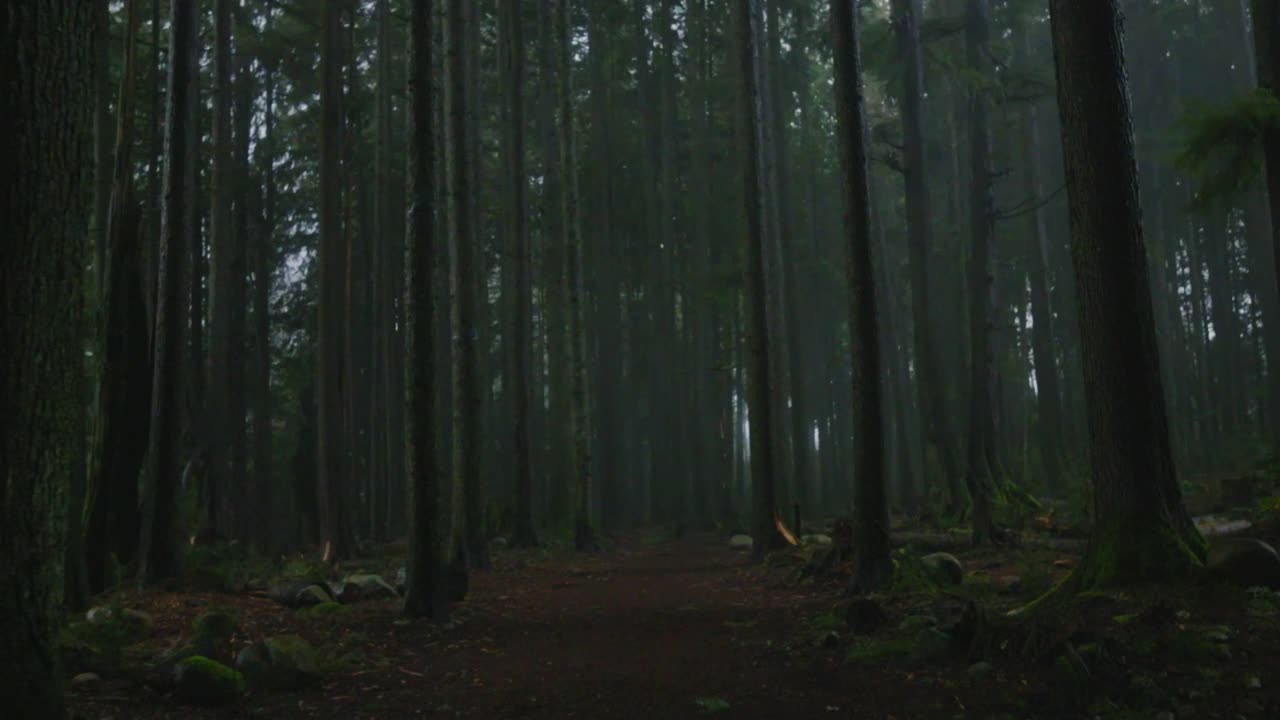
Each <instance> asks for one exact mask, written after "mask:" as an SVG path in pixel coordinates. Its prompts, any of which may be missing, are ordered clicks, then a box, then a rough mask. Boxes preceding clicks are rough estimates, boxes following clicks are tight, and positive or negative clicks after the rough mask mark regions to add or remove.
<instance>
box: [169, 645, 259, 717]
mask: <svg viewBox="0 0 1280 720" xmlns="http://www.w3.org/2000/svg"><path fill="white" fill-rule="evenodd" d="M173 679H174V689H175V693H176V694H177V697H178V699H179V700H181V701H182V702H185V703H189V704H191V705H208V706H215V705H228V704H230V703H233V702H235V701H236V700H238V699H240V696H241V695H243V694H244V688H245V683H244V676H243V675H241V674H240V673H238V672H236V671H235V670H232V669H231V668H229V667H227V666H226V665H223V664H222V663H220V662H217V661H215V660H210V659H209V658H207V657H204V656H203V655H193V656H191V657H189V658H187V659H185V660H183V661H182V662H180V663H178V664H177V665H176V666H175V668H174V676H173Z"/></svg>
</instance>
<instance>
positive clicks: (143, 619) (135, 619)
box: [120, 608, 156, 635]
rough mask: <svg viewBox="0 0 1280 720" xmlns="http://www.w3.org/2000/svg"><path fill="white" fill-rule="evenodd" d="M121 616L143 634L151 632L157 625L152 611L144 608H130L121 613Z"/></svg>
mask: <svg viewBox="0 0 1280 720" xmlns="http://www.w3.org/2000/svg"><path fill="white" fill-rule="evenodd" d="M120 616H121V617H122V618H124V619H125V620H126V621H127V622H128V623H129V624H130V625H131V626H132V627H133V629H134V630H136V631H138V633H139V634H141V635H146V634H148V633H150V632H151V630H152V629H153V628H155V626H156V619H155V618H154V617H152V615H151V613H149V612H146V611H143V610H134V609H132V608H130V609H127V610H125V611H124V612H122V613H120Z"/></svg>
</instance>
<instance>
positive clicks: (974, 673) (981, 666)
mask: <svg viewBox="0 0 1280 720" xmlns="http://www.w3.org/2000/svg"><path fill="white" fill-rule="evenodd" d="M994 669H995V668H993V667H992V665H991V663H989V662H976V663H974V664H972V665H970V666H969V670H968V673H969V677H971V678H975V679H977V678H981V677H986V676H987V675H990V674H991V671H992V670H994Z"/></svg>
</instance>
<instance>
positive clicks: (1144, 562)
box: [1074, 518, 1208, 591]
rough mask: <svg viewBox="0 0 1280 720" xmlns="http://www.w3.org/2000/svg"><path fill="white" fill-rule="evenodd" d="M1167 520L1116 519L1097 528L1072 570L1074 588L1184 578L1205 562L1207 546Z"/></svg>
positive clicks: (1086, 588)
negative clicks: (1135, 520) (1106, 525)
mask: <svg viewBox="0 0 1280 720" xmlns="http://www.w3.org/2000/svg"><path fill="white" fill-rule="evenodd" d="M1193 535H1194V537H1191V538H1187V537H1184V536H1183V535H1182V534H1180V533H1178V532H1177V531H1175V530H1174V529H1173V527H1172V526H1170V525H1169V524H1168V523H1166V522H1162V521H1159V520H1156V519H1154V518H1150V519H1146V520H1145V521H1143V522H1136V523H1135V522H1115V523H1112V524H1111V525H1110V526H1108V527H1106V528H1100V529H1099V531H1098V532H1096V533H1095V535H1094V537H1093V538H1092V539H1091V540H1090V542H1089V549H1088V551H1087V552H1086V553H1085V557H1084V560H1083V561H1082V562H1081V564H1080V567H1079V569H1078V570H1077V571H1076V572H1075V573H1074V577H1075V583H1076V589H1077V591H1081V590H1092V589H1097V588H1111V587H1120V586H1125V585H1139V584H1143V583H1149V582H1163V581H1167V580H1174V579H1179V578H1185V577H1188V576H1189V575H1191V574H1192V573H1193V572H1195V571H1196V570H1197V569H1199V568H1200V567H1202V566H1203V565H1204V557H1205V553H1206V552H1207V550H1208V546H1207V544H1206V543H1205V541H1204V538H1203V537H1201V536H1200V534H1199V533H1193Z"/></svg>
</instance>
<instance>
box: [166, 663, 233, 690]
mask: <svg viewBox="0 0 1280 720" xmlns="http://www.w3.org/2000/svg"><path fill="white" fill-rule="evenodd" d="M181 664H182V666H183V667H185V668H187V669H188V670H195V671H196V672H199V673H201V674H203V675H206V676H208V677H213V678H217V679H218V680H221V681H225V682H228V683H231V684H233V685H235V686H236V687H238V688H240V689H242V690H243V689H244V676H243V675H241V674H240V673H238V672H236V671H235V670H232V669H231V668H229V667H227V666H226V665H223V664H222V663H220V662H218V661H217V660H211V659H209V658H207V657H205V656H203V655H192V656H191V657H189V658H187V659H185V660H183V661H182V663H181Z"/></svg>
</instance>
